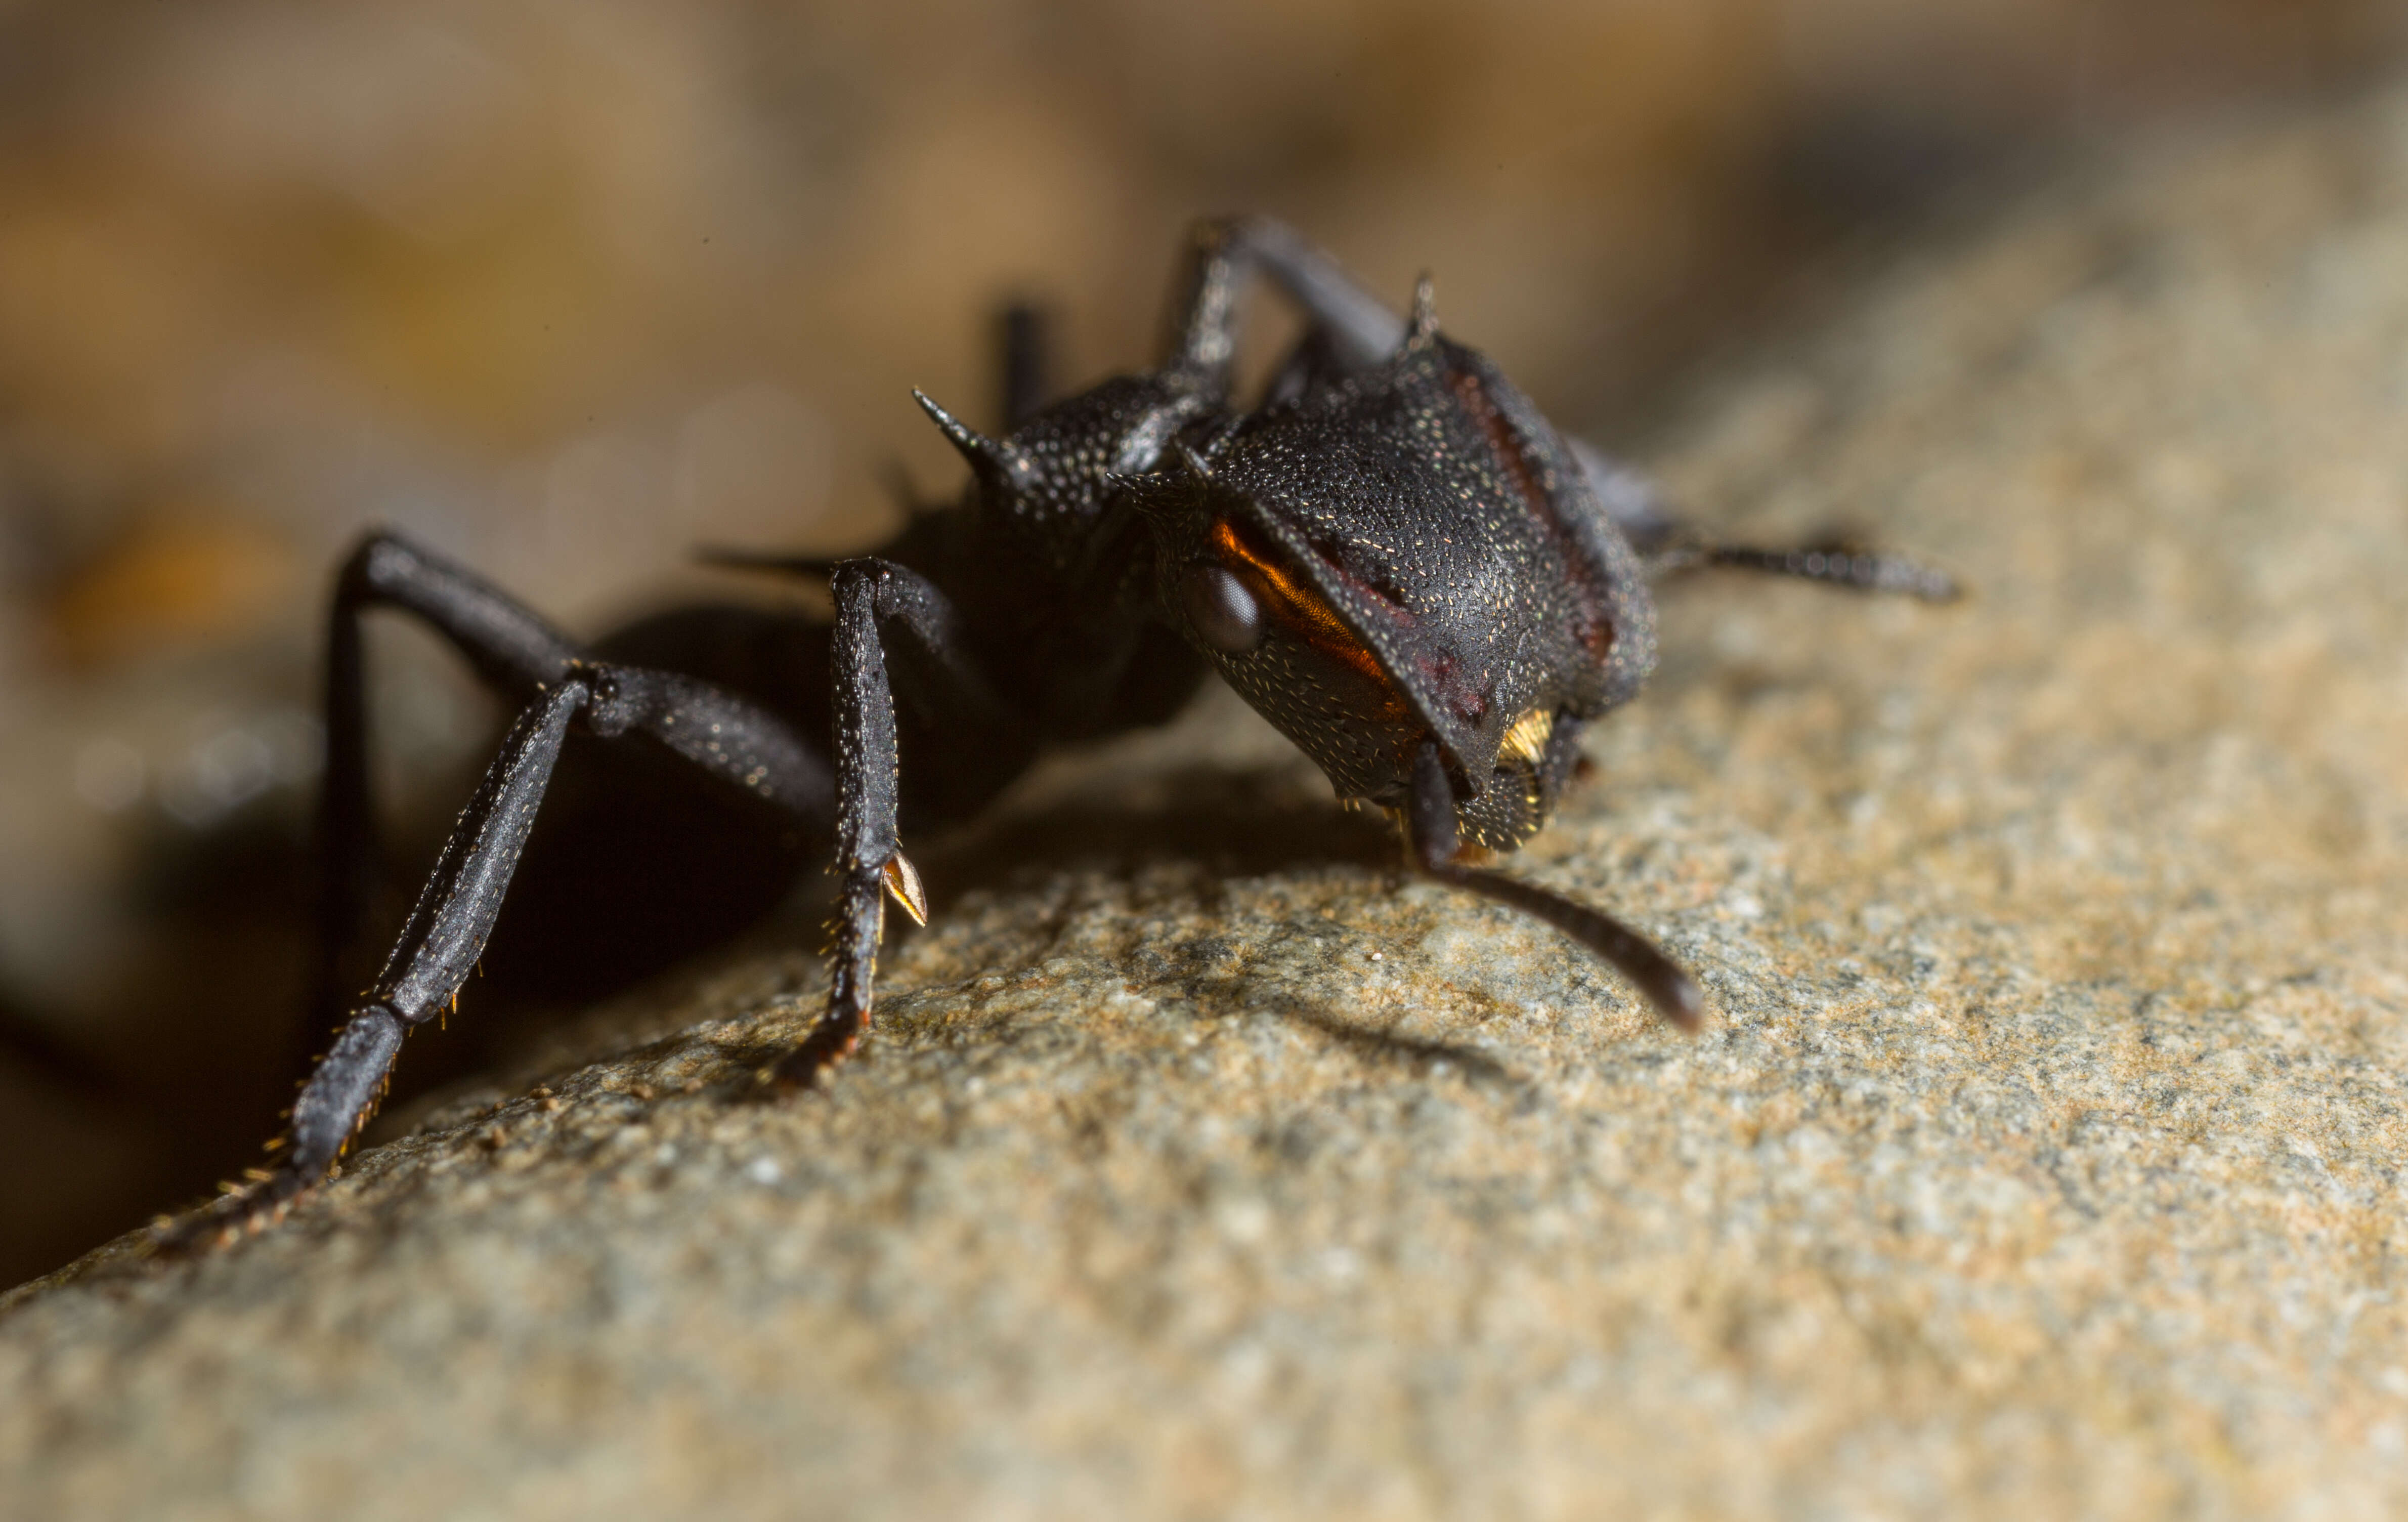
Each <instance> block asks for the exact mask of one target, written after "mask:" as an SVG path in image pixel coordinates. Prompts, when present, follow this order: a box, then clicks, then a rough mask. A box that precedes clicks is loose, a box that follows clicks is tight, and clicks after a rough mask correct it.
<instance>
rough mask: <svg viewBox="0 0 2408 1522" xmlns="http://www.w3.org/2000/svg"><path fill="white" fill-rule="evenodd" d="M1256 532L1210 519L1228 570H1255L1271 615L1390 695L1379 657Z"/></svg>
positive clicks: (1390, 687)
mask: <svg viewBox="0 0 2408 1522" xmlns="http://www.w3.org/2000/svg"><path fill="white" fill-rule="evenodd" d="M1254 540H1255V536H1254V534H1253V533H1252V532H1251V531H1249V530H1248V529H1247V528H1245V527H1244V526H1242V525H1240V524H1238V523H1237V522H1235V521H1234V520H1232V519H1228V518H1222V519H1217V520H1215V521H1214V523H1213V524H1212V545H1213V548H1215V549H1217V550H1219V551H1220V552H1221V557H1222V559H1223V561H1224V562H1225V563H1226V564H1227V566H1228V567H1229V568H1230V569H1231V570H1241V569H1242V570H1246V571H1251V572H1253V573H1254V581H1255V583H1256V584H1257V585H1259V586H1260V587H1262V589H1263V590H1265V591H1267V592H1269V594H1270V597H1269V603H1270V610H1271V615H1272V616H1273V617H1275V618H1277V619H1278V620H1279V621H1280V622H1281V623H1283V624H1284V625H1287V626H1288V627H1289V628H1290V629H1292V630H1294V631H1295V632H1296V633H1297V635H1299V636H1301V637H1302V638H1303V639H1304V641H1305V642H1306V643H1307V644H1310V645H1311V646H1312V647H1313V648H1314V649H1315V650H1319V651H1323V652H1325V653H1328V654H1330V655H1333V656H1335V657H1337V658H1338V659H1339V660H1341V661H1344V662H1345V663H1346V664H1347V665H1349V666H1351V667H1353V668H1355V669H1356V670H1358V671H1360V672H1362V673H1363V674H1364V675H1365V676H1367V677H1369V678H1370V679H1371V681H1372V682H1374V683H1376V684H1377V685H1378V686H1379V688H1380V690H1381V691H1382V692H1383V693H1387V694H1389V695H1390V696H1394V684H1393V683H1392V682H1390V681H1389V680H1388V673H1387V672H1386V671H1384V670H1383V669H1382V668H1381V666H1380V662H1379V658H1378V657H1377V656H1375V655H1373V654H1372V653H1371V652H1370V650H1369V647H1368V646H1366V645H1365V644H1364V643H1363V641H1362V640H1361V639H1358V638H1356V636H1355V631H1354V630H1352V629H1350V628H1348V627H1347V626H1346V625H1345V623H1344V622H1343V621H1342V620H1340V618H1339V616H1338V614H1337V613H1336V612H1335V611H1334V610H1331V608H1330V606H1329V604H1328V603H1327V602H1326V601H1324V600H1323V598H1322V596H1321V595H1320V594H1319V593H1317V592H1315V591H1314V590H1313V589H1312V587H1311V586H1309V585H1307V584H1306V583H1305V582H1302V581H1300V580H1298V579H1297V576H1296V575H1295V574H1294V573H1293V572H1291V571H1290V570H1288V568H1287V567H1284V566H1282V565H1281V564H1280V563H1279V562H1278V561H1276V560H1273V559H1272V558H1271V557H1270V556H1269V554H1268V553H1265V552H1264V550H1263V549H1262V548H1261V547H1260V545H1259V544H1257V543H1256V542H1254Z"/></svg>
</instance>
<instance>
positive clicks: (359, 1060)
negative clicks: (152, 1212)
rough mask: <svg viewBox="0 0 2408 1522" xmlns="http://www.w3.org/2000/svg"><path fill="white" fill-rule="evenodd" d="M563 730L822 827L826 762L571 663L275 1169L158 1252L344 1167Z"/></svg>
mask: <svg viewBox="0 0 2408 1522" xmlns="http://www.w3.org/2000/svg"><path fill="white" fill-rule="evenodd" d="M572 723H579V724H581V725H582V726H583V728H584V729H585V731H586V732H587V733H589V734H592V735H595V736H596V737H598V738H601V739H620V738H622V737H624V736H628V735H640V736H642V737H644V738H645V739H650V740H652V741H653V742H654V743H657V744H659V745H662V746H664V747H665V748H667V750H669V751H671V752H673V753H675V754H678V755H681V756H683V757H684V758H685V759H687V760H689V761H691V762H693V763H695V765H696V766H698V767H700V768H703V769H704V770H706V771H708V772H710V773H711V774H713V775H715V776H717V777H719V778H721V779H723V780H724V781H726V782H728V783H733V784H735V785H736V786H738V787H740V788H743V789H744V790H746V791H747V792H750V793H752V794H753V795H754V796H756V797H761V798H763V799H765V800H767V801H768V802H770V803H773V804H776V805H778V806H780V807H781V808H783V809H785V810H786V811H789V812H792V813H795V814H797V815H800V816H802V817H805V818H809V819H812V820H822V819H824V818H825V817H826V811H827V806H828V802H829V797H830V794H831V791H832V789H831V787H830V783H829V779H828V775H827V768H826V767H825V765H824V763H823V762H822V761H821V760H820V758H819V757H818V756H817V755H815V754H812V753H811V751H810V748H809V747H808V746H806V745H805V744H804V743H803V742H802V740H801V739H799V738H798V737H797V736H796V735H795V733H794V732H793V731H792V730H790V729H788V728H787V727H786V725H784V724H783V723H781V721H779V720H778V719H777V718H775V717H774V716H772V715H771V714H769V713H767V711H764V710H762V709H759V708H757V707H755V706H754V705H753V704H752V703H750V702H748V701H746V700H745V699H743V698H740V697H738V696H735V695H733V694H731V693H728V692H725V691H723V690H722V689H720V688H717V687H714V686H712V685H711V684H710V683H709V682H702V681H699V680H697V679H695V678H693V677H688V676H683V675H680V674H677V673H674V672H668V671H655V670H648V669H645V668H640V667H627V666H609V665H602V664H598V663H597V664H587V663H584V662H573V663H571V664H570V666H569V667H568V668H567V670H566V673H564V676H563V679H562V680H561V681H559V682H555V683H552V684H549V685H547V686H545V687H543V688H541V689H540V690H539V691H538V695H537V696H536V699H535V701H534V702H532V703H531V704H529V705H528V706H527V707H526V709H525V710H524V711H522V712H521V713H520V715H519V717H518V719H517V721H516V722H515V723H514V724H512V725H511V726H510V730H509V735H508V736H506V737H505V738H504V739H503V741H502V748H501V754H498V755H497V756H495V759H494V763H493V765H492V766H491V767H489V768H486V771H485V776H484V779H483V781H482V782H481V783H479V784H478V787H477V792H476V795H475V796H474V797H471V798H470V799H469V800H468V806H467V807H466V809H464V810H462V811H461V813H460V818H459V821H458V823H456V824H455V825H454V826H452V834H451V837H450V839H448V840H445V841H444V843H443V853H442V854H441V855H440V856H439V857H437V860H436V864H435V870H434V872H433V873H432V874H430V875H429V876H428V878H427V880H426V886H425V887H424V888H423V890H422V891H421V892H420V894H419V897H418V904H417V907H416V908H414V909H413V910H411V912H410V915H409V922H408V923H407V924H406V925H404V926H403V927H402V931H401V934H400V936H399V938H398V939H396V940H394V946H393V950H392V952H391V953H390V954H388V955H387V956H386V957H385V963H384V969H383V970H382V971H381V972H380V973H378V974H377V977H376V980H375V982H374V983H372V984H369V986H368V987H367V989H366V992H365V993H363V994H362V995H361V996H360V1000H359V1002H357V1003H355V1004H353V1005H351V1013H350V1015H349V1017H348V1018H346V1019H345V1020H344V1022H343V1025H342V1028H341V1030H340V1031H339V1032H338V1033H337V1036H336V1038H335V1043H334V1045H333V1047H332V1048H330V1049H329V1050H328V1051H327V1053H326V1055H325V1056H323V1057H322V1058H321V1059H320V1060H319V1062H318V1065H317V1068H316V1069H315V1070H313V1071H312V1072H311V1073H310V1075H309V1080H308V1083H306V1084H303V1085H302V1088H301V1094H300V1098H297V1099H296V1100H294V1105H293V1118H292V1125H291V1127H289V1128H288V1129H287V1131H286V1133H285V1136H284V1139H283V1142H282V1156H280V1157H279V1159H278V1162H277V1165H276V1167H275V1168H274V1169H272V1170H269V1171H268V1172H267V1173H266V1174H265V1176H264V1177H261V1178H258V1179H256V1180H254V1182H253V1183H252V1184H251V1186H250V1187H248V1188H244V1189H239V1190H236V1191H235V1192H233V1193H231V1194H228V1195H226V1196H224V1197H222V1198H221V1199H217V1200H214V1201H212V1202H211V1203H210V1204H209V1205H208V1206H207V1207H205V1208H203V1209H202V1210H199V1211H196V1212H194V1213H193V1214H191V1215H189V1216H187V1217H185V1218H184V1219H183V1220H181V1221H179V1222H176V1223H173V1224H171V1225H168V1226H165V1227H163V1228H161V1230H160V1232H159V1236H158V1239H157V1240H158V1241H159V1242H160V1244H161V1245H162V1246H165V1247H168V1248H171V1249H173V1248H182V1247H189V1246H193V1245H196V1244H197V1243H199V1242H202V1241H204V1240H207V1239H208V1238H211V1237H219V1238H222V1237H224V1236H226V1235H229V1234H231V1233H232V1232H233V1231H235V1230H236V1229H237V1228H243V1227H246V1226H251V1225H254V1224H264V1223H265V1220H266V1219H268V1218H269V1216H271V1215H272V1214H274V1213H278V1212H279V1211H280V1210H281V1209H282V1208H283V1207H284V1206H285V1205H287V1204H289V1203H290V1202H291V1201H292V1200H293V1199H295V1198H297V1197H298V1196H299V1195H301V1194H302V1193H303V1192H304V1191H305V1190H307V1189H308V1188H309V1187H310V1186H311V1185H315V1184H317V1183H318V1182H319V1181H320V1180H321V1179H322V1178H324V1177H325V1176H326V1173H327V1171H328V1170H330V1169H332V1168H333V1167H334V1165H335V1163H336V1162H337V1160H338V1159H340V1157H341V1156H342V1155H343V1152H344V1150H345V1149H346V1148H347V1147H349V1146H350V1145H351V1139H352V1138H353V1137H355V1136H356V1135H358V1133H359V1130H360V1127H363V1126H365V1125H366V1123H367V1120H368V1117H369V1116H370V1115H372V1114H374V1113H376V1107H377V1104H378V1102H379V1101H380V1099H381V1098H383V1094H384V1089H385V1084H386V1081H387V1079H388V1077H389V1075H390V1074H391V1072H392V1069H393V1063H394V1057H395V1056H397V1055H399V1054H400V1051H401V1041H402V1037H403V1036H404V1035H405V1034H406V1033H407V1032H408V1031H409V1027H412V1026H418V1025H423V1024H424V1023H425V1022H427V1021H428V1020H431V1019H433V1018H435V1016H436V1015H437V1014H438V1013H440V1012H442V1011H444V1010H446V1009H449V1008H450V1007H451V1005H452V1001H453V1000H454V999H455V998H457V997H458V995H459V992H460V985H461V984H464V983H466V981H467V979H468V975H469V973H470V972H472V971H473V970H474V969H475V968H476V965H477V959H478V957H480V955H483V954H484V950H485V942H486V940H487V938H488V937H490V936H491V935H492V934H493V929H494V922H495V918H496V917H498V916H499V914H500V913H501V909H502V901H503V899H504V897H505V896H506V895H507V894H508V893H509V885H510V878H511V876H512V874H513V873H514V872H515V871H516V869H517V867H518V861H519V854H520V852H521V851H522V850H523V848H524V846H525V845H526V840H527V834H528V832H529V830H530V829H532V828H533V826H534V824H535V816H536V810H537V808H538V805H540V804H541V803H542V801H543V796H544V790H545V788H546V786H547V785H548V784H549V783H550V782H551V780H552V767H553V764H554V763H555V762H557V761H558V760H559V759H560V750H561V746H562V744H563V742H564V741H565V740H566V739H567V735H568V731H569V727H570V725H571V724H572Z"/></svg>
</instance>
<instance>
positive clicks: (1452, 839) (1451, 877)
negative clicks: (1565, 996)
mask: <svg viewBox="0 0 2408 1522" xmlns="http://www.w3.org/2000/svg"><path fill="white" fill-rule="evenodd" d="M1411 787H1412V791H1411V794H1410V795H1409V797H1407V799H1406V803H1405V827H1406V831H1407V834H1408V836H1409V838H1410V840H1412V854H1413V864H1414V865H1415V866H1417V867H1419V868H1420V869H1422V870H1423V871H1424V872H1426V873H1427V874H1429V875H1430V876H1431V877H1434V878H1436V879H1438V880H1439V881H1440V882H1441V883H1447V884H1449V885H1451V886H1453V887H1458V888H1462V889H1465V890H1466V891H1468V892H1471V893H1476V894H1479V895H1480V896H1481V897H1484V898H1493V899H1495V900H1497V902H1498V903H1500V904H1504V905H1506V906H1507V907H1509V908H1512V909H1518V910H1520V911H1521V912H1523V913H1525V914H1527V915H1529V916H1530V917H1531V918H1532V919H1535V920H1543V921H1545V922H1546V923H1547V924H1549V925H1552V926H1555V928H1556V929H1558V930H1561V931H1562V932H1563V933H1564V934H1566V935H1568V936H1570V937H1571V938H1572V939H1573V940H1577V941H1579V942H1580V943H1581V944H1582V945H1584V946H1585V947H1587V948H1588V949H1589V950H1590V951H1592V952H1595V953H1596V954H1597V955H1598V956H1600V957H1602V958H1604V959H1605V960H1606V961H1607V962H1609V963H1611V964H1612V965H1613V969H1614V970H1615V971H1617V972H1619V973H1621V974H1622V975H1623V976H1624V977H1626V978H1627V979H1629V980H1630V981H1631V983H1632V984H1636V985H1637V987H1638V989H1639V991H1640V992H1641V994H1643V995H1645V996H1646V997H1647V1002H1648V1003H1650V1004H1653V1005H1654V1006H1656V1013H1658V1014H1660V1015H1662V1016H1663V1017H1664V1018H1665V1019H1667V1020H1670V1022H1672V1024H1674V1025H1676V1026H1678V1027H1681V1028H1682V1029H1684V1030H1695V1029H1697V1028H1698V1027H1699V1024H1700V1023H1701V1022H1702V1021H1703V1019H1704V1017H1705V996H1704V995H1703V994H1701V993H1699V990H1698V984H1697V982H1696V980H1694V979H1692V978H1691V977H1690V976H1689V974H1688V973H1687V972H1686V971H1684V969H1682V967H1681V964H1679V963H1678V962H1675V961H1673V960H1672V959H1671V958H1670V956H1667V955H1664V953H1663V950H1662V949H1661V948H1660V947H1658V946H1657V945H1656V943H1655V942H1654V941H1652V940H1648V939H1647V938H1646V937H1645V936H1643V935H1641V934H1640V933H1639V932H1638V931H1636V930H1634V929H1632V928H1630V926H1627V925H1625V924H1623V923H1622V922H1621V921H1620V920H1617V919H1615V918H1613V916H1612V915H1610V914H1605V913H1601V912H1598V911H1597V910H1594V909H1591V908H1589V907H1587V906H1586V905H1584V904H1576V903H1574V902H1572V901H1571V900H1570V898H1566V897H1563V896H1561V895H1560V894H1555V893H1550V892H1548V891H1547V890H1546V889H1544V888H1542V887H1540V886H1538V885H1537V884H1535V883H1525V882H1522V881H1521V880H1520V879H1518V878H1512V877H1507V876H1505V875H1503V874H1502V873H1499V872H1491V871H1485V870H1483V869H1480V868H1477V867H1467V866H1464V865H1463V864H1462V863H1460V862H1458V861H1457V860H1456V859H1455V856H1456V854H1457V852H1458V851H1459V850H1460V848H1461V838H1460V836H1459V835H1458V834H1457V831H1456V828H1455V789H1454V786H1453V784H1452V783H1449V782H1448V781H1447V776H1446V763H1445V762H1444V761H1442V760H1441V759H1440V757H1439V750H1438V742H1437V741H1435V740H1427V741H1424V742H1423V744H1422V747H1421V749H1420V750H1419V751H1418V752H1416V753H1415V754H1414V755H1413V774H1412V784H1411Z"/></svg>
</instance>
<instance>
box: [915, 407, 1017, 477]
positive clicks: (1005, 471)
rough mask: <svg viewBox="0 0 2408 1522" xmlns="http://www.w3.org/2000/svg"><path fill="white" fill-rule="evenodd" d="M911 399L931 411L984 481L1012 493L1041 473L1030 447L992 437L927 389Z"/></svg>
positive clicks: (930, 418) (930, 417) (930, 415)
mask: <svg viewBox="0 0 2408 1522" xmlns="http://www.w3.org/2000/svg"><path fill="white" fill-rule="evenodd" d="M911 399H912V400H914V401H916V402H918V403H919V404H920V409H921V410H922V411H924V412H925V413H927V414H928V421H929V422H931V423H933V424H936V425H937V430H938V431H939V433H941V434H943V435H944V436H945V440H946V442H948V443H950V444H952V445H953V448H954V449H955V450H956V451H958V452H960V454H961V457H962V458H963V459H964V460H967V461H968V462H969V467H970V470H971V472H972V473H973V474H975V475H976V476H977V477H978V479H979V483H980V484H981V485H982V486H985V487H987V488H988V489H989V490H991V491H997V492H1001V493H1004V494H1006V495H1009V494H1011V493H1015V492H1017V491H1019V490H1020V489H1021V488H1023V487H1024V486H1025V485H1026V484H1027V482H1028V481H1029V478H1031V477H1032V476H1034V475H1035V474H1036V473H1037V462H1036V461H1034V460H1031V459H1030V458H1029V457H1028V453H1027V452H1026V451H1025V450H1021V449H1017V448H1014V447H1013V446H1012V445H1011V443H1010V442H1008V441H1006V440H1004V439H1000V438H988V437H987V436H986V435H984V434H982V433H981V432H979V431H978V430H977V429H976V428H973V427H971V426H970V425H969V424H967V423H964V422H963V421H962V420H961V419H959V418H957V417H955V416H953V414H952V413H951V412H948V411H946V410H945V409H943V408H941V407H939V406H938V405H937V404H936V403H935V402H933V401H930V400H929V399H928V395H927V393H925V392H923V391H919V390H916V389H915V390H913V392H912V393H911Z"/></svg>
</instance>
